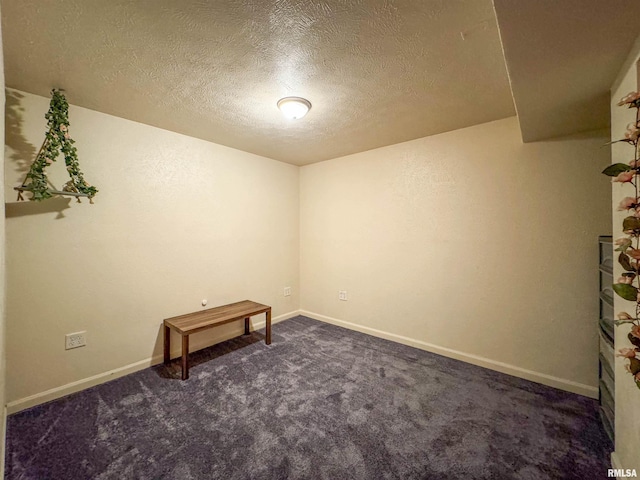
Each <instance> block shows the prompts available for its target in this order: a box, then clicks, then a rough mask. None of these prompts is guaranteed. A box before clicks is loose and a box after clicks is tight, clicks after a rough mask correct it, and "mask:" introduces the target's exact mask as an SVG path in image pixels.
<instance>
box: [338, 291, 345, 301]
mask: <svg viewBox="0 0 640 480" xmlns="http://www.w3.org/2000/svg"><path fill="white" fill-rule="evenodd" d="M338 300H342V301H343V302H346V301H347V291H346V290H338Z"/></svg>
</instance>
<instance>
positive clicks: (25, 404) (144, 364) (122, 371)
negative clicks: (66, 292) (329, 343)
mask: <svg viewBox="0 0 640 480" xmlns="http://www.w3.org/2000/svg"><path fill="white" fill-rule="evenodd" d="M296 315H300V311H299V310H294V311H293V312H289V313H285V314H283V315H279V316H277V317H274V318H272V319H271V323H272V324H275V323H278V322H282V321H283V320H287V319H288V318H292V317H295V316H296ZM265 324H266V319H264V320H259V321H257V322H252V326H253V329H254V330H258V329H260V328H263V327H264V326H265ZM243 332H244V326H242V327H241V328H239V329H236V330H233V331H231V332H228V333H226V334H224V335H220V336H218V337H214V338H213V339H208V340H206V341H202V342H198V343H193V344H192V345H190V348H189V352H195V351H197V350H200V349H202V348H205V347H210V346H211V345H214V344H216V343H220V342H224V341H226V340H230V339H232V338H235V337H237V336H239V335H241V334H242V333H243ZM179 355H180V352H179V350H173V349H172V355H171V356H172V358H173V357H174V356H179ZM163 361H164V358H163V354H159V355H154V356H153V357H150V358H145V359H144V360H140V361H139V362H135V363H131V364H129V365H125V366H123V367H120V368H116V369H113V370H109V371H107V372H102V373H99V374H97V375H93V376H91V377H87V378H83V379H81V380H77V381H75V382H71V383H67V384H65V385H61V386H59V387H55V388H52V389H50V390H46V391H44V392H40V393H36V394H34V395H30V396H28V397H24V398H20V399H18V400H14V401H13V402H9V403H7V405H6V408H5V411H6V414H7V415H11V414H12V413H16V412H19V411H21V410H25V409H27V408H31V407H35V406H36V405H40V404H42V403H46V402H49V401H51V400H55V399H56V398H60V397H64V396H65V395H69V394H71V393H75V392H79V391H80V390H85V389H87V388H90V387H93V386H95V385H99V384H101V383H105V382H108V381H110V380H115V379H116V378H119V377H124V376H125V375H129V374H130V373H134V372H137V371H139V370H144V369H145V368H149V367H151V366H153V365H157V364H159V363H162V362H163ZM0 478H2V477H0Z"/></svg>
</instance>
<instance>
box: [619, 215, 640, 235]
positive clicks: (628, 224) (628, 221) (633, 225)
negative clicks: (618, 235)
mask: <svg viewBox="0 0 640 480" xmlns="http://www.w3.org/2000/svg"><path fill="white" fill-rule="evenodd" d="M622 230H623V231H625V232H633V231H636V230H640V218H636V217H627V218H625V219H624V220H623V221H622Z"/></svg>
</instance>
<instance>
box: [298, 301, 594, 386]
mask: <svg viewBox="0 0 640 480" xmlns="http://www.w3.org/2000/svg"><path fill="white" fill-rule="evenodd" d="M300 315H304V316H306V317H309V318H313V319H315V320H319V321H321V322H326V323H330V324H333V325H337V326H339V327H344V328H348V329H349V330H355V331H357V332H361V333H366V334H368V335H373V336H374V337H378V338H384V339H386V340H391V341H392V342H397V343H402V344H404V345H409V346H410V347H415V348H419V349H421V350H426V351H427V352H431V353H437V354H438V355H442V356H444V357H449V358H454V359H456V360H462V361H463V362H467V363H471V364H473V365H478V366H480V367H484V368H488V369H490V370H495V371H497V372H501V373H506V374H507V375H512V376H514V377H519V378H524V379H525V380H530V381H532V382H536V383H541V384H543V385H548V386H550V387H554V388H559V389H560V390H566V391H568V392H572V393H577V394H579V395H583V396H585V397H589V398H598V388H597V387H592V386H590V385H586V384H583V383H579V382H574V381H573V380H567V379H564V378H559V377H554V376H552V375H547V374H545V373H540V372H535V371H533V370H527V369H525V368H521V367H517V366H515V365H510V364H508V363H503V362H498V361H496V360H491V359H490V358H485V357H481V356H479V355H473V354H470V353H464V352H460V351H458V350H453V349H450V348H446V347H441V346H438V345H434V344H432V343H427V342H423V341H421V340H416V339H413V338H409V337H404V336H402V335H396V334H395V333H389V332H384V331H382V330H377V329H375V328H369V327H365V326H362V325H358V324H355V323H351V322H346V321H344V320H338V319H337V318H332V317H327V316H326V315H320V314H318V313H314V312H309V311H306V310H300Z"/></svg>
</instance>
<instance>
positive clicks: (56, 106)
mask: <svg viewBox="0 0 640 480" xmlns="http://www.w3.org/2000/svg"><path fill="white" fill-rule="evenodd" d="M44 117H45V118H46V119H47V127H48V128H49V129H48V131H47V133H46V134H45V139H44V142H43V144H42V147H40V151H39V152H38V154H37V155H36V158H35V160H34V161H33V163H32V164H31V168H30V169H29V173H27V176H26V177H25V179H24V182H22V186H21V187H17V188H16V190H18V200H24V198H22V192H23V191H28V192H31V194H32V196H31V198H30V200H35V201H41V200H45V199H47V198H51V197H53V196H54V195H70V196H74V197H76V198H77V200H78V202H80V198H79V197H89V201H90V203H93V197H94V196H95V194H96V193H98V190H97V189H96V187H93V186H91V185H89V184H88V183H87V182H86V181H85V179H84V177H83V175H82V172H81V171H80V164H79V163H78V152H77V149H76V147H74V146H73V144H74V143H75V142H74V141H73V139H72V138H71V137H70V136H69V104H68V103H67V99H66V98H65V96H64V94H63V93H62V92H61V91H60V90H57V89H53V90H52V91H51V103H50V104H49V111H48V112H47V113H46V115H45V116H44ZM60 152H62V154H63V155H64V163H65V164H66V166H67V172H68V173H69V177H70V178H71V179H70V180H69V181H68V182H67V183H65V185H64V187H63V188H62V191H60V190H56V189H55V188H49V185H50V182H49V179H48V178H47V173H46V172H45V169H46V168H47V167H48V166H49V165H51V164H52V163H53V162H55V161H56V159H57V158H58V155H59V153H60Z"/></svg>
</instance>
